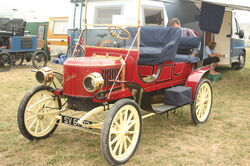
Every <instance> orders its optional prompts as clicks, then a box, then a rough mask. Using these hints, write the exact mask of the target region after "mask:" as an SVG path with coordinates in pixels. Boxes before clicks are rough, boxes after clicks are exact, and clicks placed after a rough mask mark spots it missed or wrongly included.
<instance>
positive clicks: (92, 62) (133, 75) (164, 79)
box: [63, 46, 210, 102]
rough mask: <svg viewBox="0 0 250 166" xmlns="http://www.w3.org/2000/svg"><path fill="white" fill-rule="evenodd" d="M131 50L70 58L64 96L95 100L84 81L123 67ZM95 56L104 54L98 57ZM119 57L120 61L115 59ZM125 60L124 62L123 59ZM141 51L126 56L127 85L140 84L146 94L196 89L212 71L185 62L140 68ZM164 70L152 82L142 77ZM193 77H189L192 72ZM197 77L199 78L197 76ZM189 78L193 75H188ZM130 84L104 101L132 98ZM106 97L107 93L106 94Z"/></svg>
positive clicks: (91, 50)
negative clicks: (198, 68) (139, 55)
mask: <svg viewBox="0 0 250 166" xmlns="http://www.w3.org/2000/svg"><path fill="white" fill-rule="evenodd" d="M127 53H128V50H125V49H114V48H101V47H100V48H99V47H90V46H88V47H86V55H85V57H82V58H69V59H68V60H67V61H66V62H65V63H64V88H63V90H64V95H68V96H75V97H94V94H93V93H89V92H87V91H86V90H85V89H84V87H83V79H84V78H85V77H86V75H88V74H89V73H92V72H99V73H101V74H102V69H106V68H114V67H118V68H120V67H121V65H122V63H123V62H122V61H124V60H125V57H126V54H127ZM93 55H101V56H103V57H101V58H100V56H98V57H95V56H93ZM114 57H120V58H114ZM122 59H123V60H122ZM137 61H138V51H137V50H132V51H131V52H130V54H129V56H128V57H127V60H126V62H125V63H126V65H125V78H124V80H121V81H125V82H133V83H136V84H137V85H139V86H140V87H141V88H143V89H144V91H146V92H151V91H154V90H158V89H163V88H168V87H172V86H176V85H180V84H185V83H186V81H187V79H188V82H187V83H186V86H190V87H192V88H193V92H195V88H196V85H197V82H198V81H199V79H200V78H201V76H202V75H203V74H201V73H202V72H203V71H204V73H205V71H208V70H210V68H206V67H205V68H201V69H200V70H195V71H194V72H192V69H193V65H192V64H190V63H186V62H178V63H175V62H173V61H172V62H164V63H163V64H161V66H160V65H153V66H150V65H137ZM160 67H161V72H160V75H159V77H158V78H157V79H156V80H155V81H154V82H152V83H145V82H143V81H142V76H144V77H146V76H148V75H151V74H152V73H154V74H156V73H157V71H158V69H159V68H160ZM191 72H192V74H191V75H190V73H191ZM197 74H198V76H196V75H197ZM189 75H190V76H189ZM126 85H127V84H122V83H121V84H118V85H116V86H115V88H118V87H120V88H121V89H120V90H115V91H113V92H112V93H111V95H110V98H109V99H107V100H105V101H108V100H117V99H120V98H125V97H129V96H132V94H131V92H130V90H129V89H128V88H127V87H126ZM108 88H109V87H108V86H106V87H103V89H102V90H101V91H105V90H108ZM106 96H107V94H106ZM93 101H94V102H105V101H104V100H97V99H93Z"/></svg>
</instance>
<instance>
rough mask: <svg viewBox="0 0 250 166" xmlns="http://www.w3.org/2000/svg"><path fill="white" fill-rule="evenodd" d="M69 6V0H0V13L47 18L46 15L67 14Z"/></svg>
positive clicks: (38, 18) (37, 18)
mask: <svg viewBox="0 0 250 166" xmlns="http://www.w3.org/2000/svg"><path fill="white" fill-rule="evenodd" d="M71 6H72V4H71V3H70V0H0V15H3V14H6V13H10V14H14V15H15V16H16V15H17V16H18V15H20V16H19V17H21V15H22V16H24V17H29V18H31V19H34V20H41V19H42V20H43V19H47V20H48V17H56V16H68V15H69V14H70V13H71V8H72V7H71ZM13 9H15V10H13ZM30 16H32V17H30Z"/></svg>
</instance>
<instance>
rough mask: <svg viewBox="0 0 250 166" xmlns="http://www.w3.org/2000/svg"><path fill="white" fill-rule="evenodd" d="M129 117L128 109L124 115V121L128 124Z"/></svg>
mask: <svg viewBox="0 0 250 166" xmlns="http://www.w3.org/2000/svg"><path fill="white" fill-rule="evenodd" d="M127 118H128V109H126V110H125V115H124V123H125V124H127V122H128V121H127V120H128V119H127Z"/></svg>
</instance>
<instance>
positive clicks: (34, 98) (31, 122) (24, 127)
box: [17, 86, 61, 140]
mask: <svg viewBox="0 0 250 166" xmlns="http://www.w3.org/2000/svg"><path fill="white" fill-rule="evenodd" d="M51 89H52V88H51V87H48V86H37V87H35V88H34V89H32V90H31V91H29V92H28V93H27V94H26V95H25V96H24V98H23V100H22V101H21V103H20V106H19V109H18V116H17V117H18V119H17V121H18V127H19V130H20V131H21V133H22V134H23V136H24V137H26V138H27V139H29V140H39V139H44V138H47V137H49V136H50V135H51V134H52V133H53V132H54V131H55V130H56V128H57V125H58V123H59V120H58V118H57V116H58V115H59V111H58V110H59V108H60V105H61V102H60V100H59V99H58V98H56V97H54V95H53V93H52V92H51V91H50V90H51Z"/></svg>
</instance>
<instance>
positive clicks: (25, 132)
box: [17, 85, 61, 141]
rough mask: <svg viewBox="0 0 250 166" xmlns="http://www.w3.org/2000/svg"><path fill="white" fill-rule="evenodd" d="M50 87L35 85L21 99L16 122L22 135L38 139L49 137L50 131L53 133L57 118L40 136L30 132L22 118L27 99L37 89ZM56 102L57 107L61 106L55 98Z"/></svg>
mask: <svg viewBox="0 0 250 166" xmlns="http://www.w3.org/2000/svg"><path fill="white" fill-rule="evenodd" d="M51 89H52V88H51V87H49V86H43V85H42V86H37V87H35V88H34V89H32V90H30V91H29V92H28V93H27V94H26V95H25V96H24V98H23V99H22V101H21V103H20V105H19V108H18V115H17V122H18V127H19V130H20V132H21V133H22V135H23V136H24V137H25V138H27V139H28V140H31V141H32V140H40V139H45V138H47V137H49V136H50V135H51V134H52V133H54V131H55V130H56V128H57V126H58V123H59V120H56V123H55V124H54V126H52V127H51V129H50V130H49V131H48V132H47V133H46V134H45V135H41V136H35V135H33V134H32V133H30V132H29V131H28V129H27V127H26V124H25V120H24V116H25V111H26V107H27V104H28V103H29V101H30V100H31V99H32V97H33V96H34V95H35V94H36V93H38V92H39V91H43V90H45V91H50V90H51ZM57 102H58V106H59V108H61V101H60V100H57Z"/></svg>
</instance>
